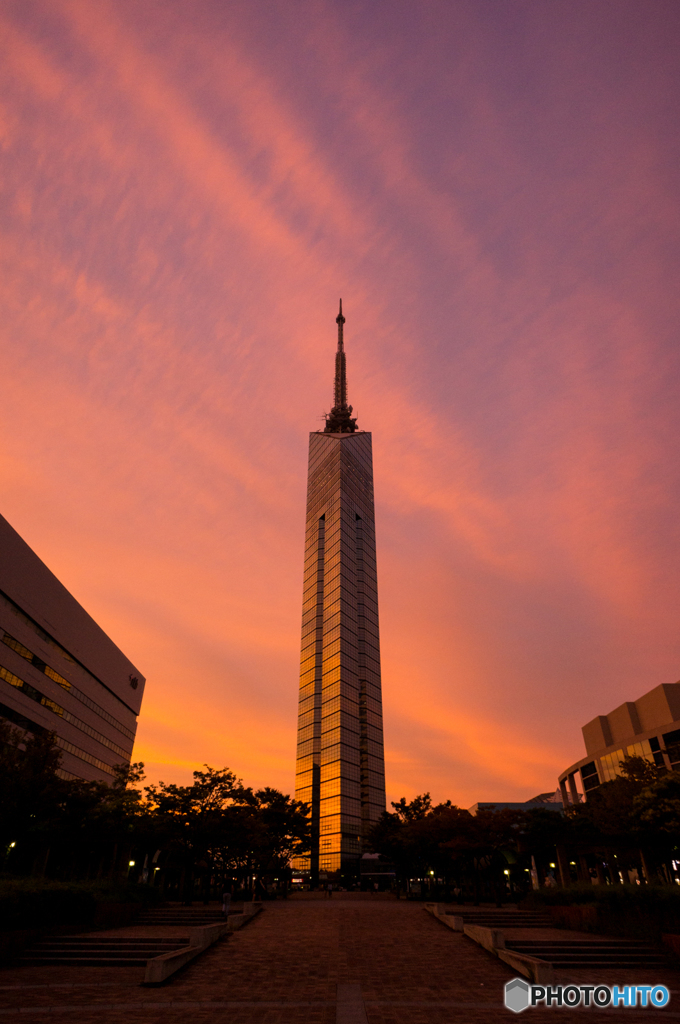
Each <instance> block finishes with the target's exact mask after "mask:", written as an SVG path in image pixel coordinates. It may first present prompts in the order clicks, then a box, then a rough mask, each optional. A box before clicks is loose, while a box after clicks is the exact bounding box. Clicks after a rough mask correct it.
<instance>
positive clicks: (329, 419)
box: [324, 299, 357, 434]
mask: <svg viewBox="0 0 680 1024" xmlns="http://www.w3.org/2000/svg"><path fill="white" fill-rule="evenodd" d="M335 322H336V324H337V325H338V348H337V351H336V353H335V382H334V387H333V408H332V409H331V411H330V412H329V413H328V414H327V416H326V426H325V428H324V433H325V434H353V433H354V431H355V430H356V429H357V420H356V416H355V417H354V418H353V417H352V406H351V405H348V404H347V361H346V358H345V339H344V336H343V327H344V325H345V318H344V316H343V315H342V299H340V312H339V313H338V315H337V316H336V318H335Z"/></svg>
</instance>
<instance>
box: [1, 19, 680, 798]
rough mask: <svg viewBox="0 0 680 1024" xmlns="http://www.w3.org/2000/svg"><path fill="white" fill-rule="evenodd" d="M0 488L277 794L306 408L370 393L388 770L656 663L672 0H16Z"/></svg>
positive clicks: (662, 559) (571, 730) (437, 780)
mask: <svg viewBox="0 0 680 1024" xmlns="http://www.w3.org/2000/svg"><path fill="white" fill-rule="evenodd" d="M0 39H1V47H2V54H1V56H0V83H1V84H0V146H1V150H0V158H1V160H2V181H1V188H2V193H1V209H0V239H1V240H0V252H1V257H2V273H1V275H0V289H1V296H0V298H1V309H2V312H1V316H0V337H1V339H2V401H1V402H0V438H1V441H2V443H1V444H0V473H1V485H0V486H1V492H0V493H1V495H2V501H1V504H0V512H1V513H2V514H3V515H4V516H5V517H6V518H7V519H8V520H9V521H10V523H11V524H12V525H13V526H14V528H15V529H16V530H18V531H19V533H20V534H21V535H22V536H23V537H24V539H25V540H26V541H27V542H28V543H29V544H30V545H31V547H33V549H34V550H35V551H36V552H37V553H38V555H39V556H40V557H41V558H42V559H43V560H44V561H45V562H46V563H47V565H48V566H49V567H50V568H51V569H52V571H53V572H55V573H56V575H57V576H58V577H59V578H60V579H61V580H62V582H63V583H64V584H65V585H66V586H67V587H68V589H69V590H70V591H71V592H72V593H73V594H74V596H75V597H76V598H77V599H78V600H79V601H80V602H81V603H82V604H83V605H84V606H85V608H86V609H87V610H88V611H89V612H90V614H91V615H92V616H93V617H94V618H95V619H96V620H97V621H98V622H99V623H100V624H101V625H102V627H103V628H104V629H105V630H106V632H107V633H108V634H109V635H110V636H111V637H112V639H113V640H114V641H115V642H116V643H117V644H118V645H119V646H120V647H121V648H122V650H123V651H124V652H125V653H126V654H127V655H128V656H129V657H130V658H131V660H132V661H133V662H134V663H135V664H136V665H137V666H138V667H139V669H140V670H141V671H142V672H143V673H144V674H145V675H146V676H147V679H148V682H147V689H146V695H145V698H144V704H143V708H142V714H141V718H140V725H139V731H138V741H137V744H136V746H135V754H134V756H135V759H137V760H143V761H144V762H146V765H147V773H148V778H149V781H157V780H158V779H164V780H165V781H166V782H187V781H190V778H191V772H192V771H193V770H194V769H195V768H198V767H200V766H201V764H202V763H204V762H206V763H208V764H211V765H213V766H216V767H221V766H224V765H228V766H229V767H230V768H232V769H233V770H234V771H235V772H236V773H237V774H238V775H239V776H241V777H242V778H243V779H244V781H245V782H246V783H247V784H250V785H255V786H260V785H273V786H276V787H278V788H281V789H284V790H285V791H286V792H291V791H292V787H293V778H294V756H295V738H296V706H297V685H298V682H297V675H298V660H299V642H300V637H299V633H300V608H301V596H302V555H303V540H304V512H305V488H306V458H307V444H308V432H309V431H310V430H318V429H320V428H321V427H322V426H323V421H322V414H323V413H324V411H328V410H329V407H330V405H331V397H332V377H333V352H334V347H335V322H334V320H335V315H336V312H337V303H338V298H339V297H340V296H342V299H343V307H344V312H345V315H346V318H347V323H346V325H345V340H346V350H347V359H348V381H349V398H350V401H351V402H352V404H353V406H354V409H355V413H356V414H357V415H358V423H359V427H360V428H361V429H364V430H371V431H372V432H373V447H374V460H375V486H376V527H377V538H378V579H379V594H380V614H381V633H382V658H383V693H384V706H385V753H386V774H387V791H388V800H396V799H398V798H399V797H401V796H402V795H405V796H407V797H412V796H413V795H415V794H416V793H420V792H423V791H424V790H430V791H431V793H432V796H433V798H435V799H436V800H444V799H451V800H453V801H454V802H455V803H457V804H459V805H461V806H463V807H466V806H469V805H470V804H472V803H474V802H476V801H478V800H494V799H496V800H523V799H527V798H529V797H531V796H534V795H535V794H536V793H538V792H542V791H547V790H550V789H554V788H555V787H556V784H557V775H558V773H559V772H560V771H561V770H563V769H564V768H566V767H567V766H568V765H569V764H571V763H572V762H573V761H575V760H577V759H578V758H580V757H581V756H583V753H584V750H583V742H582V738H581V732H580V729H581V726H582V725H583V724H584V723H585V722H587V721H588V720H590V719H591V718H593V717H594V716H595V715H597V714H605V713H607V712H608V711H610V710H612V708H614V707H616V706H617V705H619V704H621V703H622V702H623V701H626V700H633V699H635V698H636V697H638V696H640V695H641V694H642V693H644V692H646V691H647V690H649V689H651V688H652V687H654V686H657V685H658V684H660V683H671V682H675V681H676V680H677V679H678V678H680V632H679V628H678V627H679V619H680V572H679V564H678V563H679V556H680V516H679V514H678V508H679V505H680V471H679V459H678V447H679V437H680V422H679V421H680V403H679V401H678V385H679V382H680V345H679V344H678V324H679V322H680V308H679V307H680V281H679V275H678V264H679V259H678V256H679V248H680V241H679V239H680V223H679V222H680V210H679V195H680V190H679V188H678V179H679V177H680V110H679V109H678V108H679V106H680V102H679V99H680V5H679V4H678V3H677V0H632V2H631V0H550V2H548V0H421V2H414V0H370V2H369V0H294V2H293V0H267V2H265V3H263V2H255V0H191V2H190V3H187V2H186V0H143V2H139V0H4V2H3V4H2V7H1V8H0Z"/></svg>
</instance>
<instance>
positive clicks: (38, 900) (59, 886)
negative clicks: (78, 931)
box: [0, 878, 160, 931]
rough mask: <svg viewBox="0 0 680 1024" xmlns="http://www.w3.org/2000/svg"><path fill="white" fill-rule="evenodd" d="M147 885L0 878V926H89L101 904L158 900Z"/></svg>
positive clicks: (5, 928) (155, 893)
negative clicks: (113, 884)
mask: <svg viewBox="0 0 680 1024" xmlns="http://www.w3.org/2000/svg"><path fill="white" fill-rule="evenodd" d="M159 898H160V893H159V892H158V890H157V889H153V888H151V887H150V886H147V885H126V886H112V885H106V884H103V883H97V882H48V881H45V880H44V879H31V878H28V879H2V880H0V929H1V930H2V931H14V930H18V929H25V928H56V927H73V926H76V927H86V926H87V925H88V924H90V923H91V922H92V920H93V918H94V916H95V913H96V908H97V906H98V905H101V904H107V903H108V904H110V903H139V904H142V905H144V906H148V905H149V904H155V903H157V902H158V901H159Z"/></svg>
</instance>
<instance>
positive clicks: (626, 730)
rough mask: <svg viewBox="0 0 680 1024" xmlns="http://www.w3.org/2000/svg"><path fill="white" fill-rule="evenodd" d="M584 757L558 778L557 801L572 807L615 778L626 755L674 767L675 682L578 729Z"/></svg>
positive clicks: (678, 746) (677, 738)
mask: <svg viewBox="0 0 680 1024" xmlns="http://www.w3.org/2000/svg"><path fill="white" fill-rule="evenodd" d="M582 732H583V739H584V742H585V747H586V756H585V757H582V758H581V760H580V761H576V763H575V764H572V765H570V767H569V768H567V769H566V771H563V772H562V774H561V775H560V777H559V785H560V790H561V792H562V801H563V803H564V806H565V807H566V806H567V805H568V804H570V803H572V804H574V803H578V802H579V801H580V800H582V799H587V798H588V793H590V792H592V791H593V790H595V789H597V788H598V786H601V785H602V783H603V782H610V781H611V780H612V779H614V778H616V776H617V775H620V774H621V767H620V766H621V763H622V761H623V760H624V759H625V758H626V757H631V756H637V757H644V758H646V760H648V761H650V762H651V763H652V764H655V765H657V766H658V767H660V768H663V767H666V768H673V769H680V682H678V683H662V685H661V686H656V687H655V688H654V689H653V690H650V691H649V693H645V694H644V695H643V696H642V697H639V698H638V699H637V700H634V701H627V702H626V703H625V704H621V706H620V707H618V708H615V709H614V711H610V712H609V714H607V715H598V716H597V718H594V719H593V720H592V722H588V724H587V725H584V726H583V729H582Z"/></svg>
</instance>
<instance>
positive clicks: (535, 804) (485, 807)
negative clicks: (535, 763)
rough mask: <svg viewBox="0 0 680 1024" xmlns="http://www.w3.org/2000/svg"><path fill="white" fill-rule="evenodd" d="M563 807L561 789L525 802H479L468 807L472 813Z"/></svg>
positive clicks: (558, 809) (559, 809) (554, 809)
mask: <svg viewBox="0 0 680 1024" xmlns="http://www.w3.org/2000/svg"><path fill="white" fill-rule="evenodd" d="M562 807H563V803H562V796H561V793H560V791H559V789H558V790H557V791H556V792H555V793H539V794H538V796H534V797H532V798H531V800H525V801H524V803H502V802H497V803H478V804H473V805H472V807H468V811H469V812H470V814H477V813H478V811H535V810H538V809H540V808H543V810H546V811H561V810H562Z"/></svg>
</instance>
